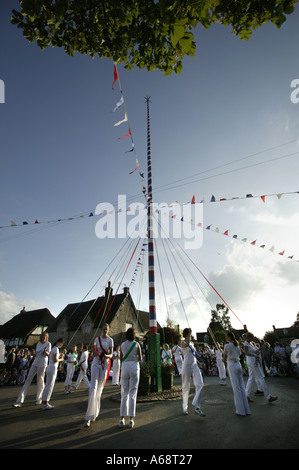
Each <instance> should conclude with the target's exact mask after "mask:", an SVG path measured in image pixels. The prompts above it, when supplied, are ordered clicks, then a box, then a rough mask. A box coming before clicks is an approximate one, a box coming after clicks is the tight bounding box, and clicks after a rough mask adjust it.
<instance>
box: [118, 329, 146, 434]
mask: <svg viewBox="0 0 299 470" xmlns="http://www.w3.org/2000/svg"><path fill="white" fill-rule="evenodd" d="M135 334H136V333H135V329H134V328H128V330H127V332H126V338H127V340H126V341H125V342H124V343H122V344H121V347H120V358H121V361H122V369H121V404H120V422H119V427H120V428H123V427H124V425H125V416H129V417H130V421H129V427H130V428H132V427H133V426H134V417H135V414H136V400H137V392H138V385H139V378H140V367H139V362H140V361H141V359H142V352H141V348H140V344H139V343H138V342H137V341H135Z"/></svg>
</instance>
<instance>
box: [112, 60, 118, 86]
mask: <svg viewBox="0 0 299 470" xmlns="http://www.w3.org/2000/svg"><path fill="white" fill-rule="evenodd" d="M113 75H114V77H113V78H114V80H113V83H112V90H114V88H113V85H114V83H115V82H116V80H118V73H117V68H116V65H114V71H113Z"/></svg>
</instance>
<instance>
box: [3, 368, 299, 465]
mask: <svg viewBox="0 0 299 470" xmlns="http://www.w3.org/2000/svg"><path fill="white" fill-rule="evenodd" d="M266 380H267V383H268V386H269V388H270V391H271V393H272V394H273V395H278V397H279V399H278V400H277V401H276V402H274V403H271V404H269V403H268V402H267V400H266V399H265V398H264V397H255V396H253V403H251V404H250V406H251V415H250V416H248V417H239V416H236V415H235V409H234V405H233V394H232V389H231V386H230V383H229V381H228V384H227V386H226V387H223V386H220V385H219V384H218V378H216V377H206V378H205V389H204V397H203V403H202V409H203V410H204V412H205V413H206V417H205V418H201V417H199V416H197V415H195V414H194V412H193V410H192V406H191V399H192V395H193V394H194V389H193V388H192V387H191V394H190V412H189V415H188V416H184V415H183V414H182V402H181V399H176V400H169V401H155V402H147V403H138V404H137V415H136V419H135V427H134V428H133V429H129V428H128V426H126V427H125V428H124V429H119V428H118V421H119V403H117V402H116V401H115V400H113V399H112V397H113V396H115V395H116V394H117V392H118V389H117V388H116V387H113V386H112V385H111V382H110V383H108V384H107V386H106V388H105V390H104V393H103V398H102V409H101V412H100V416H99V418H98V419H97V421H96V422H95V423H92V425H91V427H90V428H85V427H84V415H85V411H86V407H87V399H88V393H87V392H86V391H84V388H85V386H84V385H83V384H81V387H82V388H81V389H79V390H77V391H76V392H74V393H72V394H70V395H64V394H63V388H64V387H63V383H60V382H58V383H56V385H55V389H54V393H53V396H52V400H51V403H52V404H53V405H55V408H54V409H53V410H49V411H42V410H41V409H40V407H39V406H36V405H35V404H34V402H35V391H36V385H34V384H33V385H32V386H31V388H30V390H29V394H28V396H27V399H26V401H25V403H24V405H23V406H22V407H21V408H19V409H14V408H12V406H11V405H12V403H13V402H14V401H15V399H16V396H17V395H18V393H19V390H20V388H19V387H2V388H1V389H0V420H1V421H0V423H1V428H0V448H1V449H102V450H103V451H105V452H104V454H103V455H105V456H107V455H108V456H109V455H110V454H111V456H113V455H115V456H117V455H123V454H124V452H125V451H124V449H127V450H128V454H127V455H135V456H138V455H139V454H138V452H141V449H146V450H148V453H147V455H148V454H149V453H150V454H152V453H154V451H155V450H157V451H158V450H159V452H160V453H161V450H163V449H164V450H165V449H167V450H168V454H169V453H171V454H188V450H189V454H190V453H191V452H190V451H191V450H192V449H193V450H196V449H298V448H299V432H298V431H299V413H298V411H299V406H298V405H299V393H298V392H299V380H296V379H293V378H286V379H281V378H267V379H266ZM245 381H246V379H245ZM175 383H176V384H179V383H180V378H175ZM110 450H111V452H110ZM118 450H119V454H118V453H117V451H118ZM122 450H123V451H122ZM133 450H135V452H133ZM138 450H139V451H138ZM179 451H180V452H179ZM100 455H102V454H101V453H100ZM100 455H99V458H100ZM105 458H106V457H105ZM106 463H107V462H106ZM114 463H116V462H114ZM185 463H187V462H185ZM136 466H137V465H136Z"/></svg>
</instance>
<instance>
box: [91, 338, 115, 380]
mask: <svg viewBox="0 0 299 470" xmlns="http://www.w3.org/2000/svg"><path fill="white" fill-rule="evenodd" d="M98 340H99V343H100V347H101V349H102V352H101V354H99V352H98V350H97V348H96V345H94V350H95V352H96V354H97V355H98V356H99V360H100V363H101V364H102V369H103V370H104V367H105V359H107V358H106V357H105V354H108V352H107V351H106V350H105V349H104V348H103V346H102V341H101V338H100V336H98ZM108 361H109V363H108V370H107V375H106V380H105V385H106V383H107V380H108V377H109V372H110V367H111V361H110V359H109V358H108Z"/></svg>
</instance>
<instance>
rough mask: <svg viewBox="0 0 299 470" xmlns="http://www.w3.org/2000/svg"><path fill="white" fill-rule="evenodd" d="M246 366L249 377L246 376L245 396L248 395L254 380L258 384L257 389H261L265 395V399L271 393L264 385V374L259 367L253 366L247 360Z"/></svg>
mask: <svg viewBox="0 0 299 470" xmlns="http://www.w3.org/2000/svg"><path fill="white" fill-rule="evenodd" d="M247 366H248V372H249V377H248V380H247V384H246V395H247V397H249V395H250V391H251V387H252V384H253V382H254V381H255V382H256V384H257V386H258V389H259V390H260V389H261V390H262V391H263V392H264V395H265V397H267V399H268V398H270V396H271V393H270V391H269V389H268V387H267V385H266V382H265V379H264V377H263V375H264V374H263V372H262V371H261V369H260V367H259V366H255V365H253V364H251V363H249V362H248V363H247Z"/></svg>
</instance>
